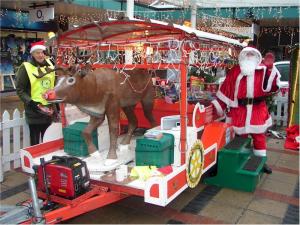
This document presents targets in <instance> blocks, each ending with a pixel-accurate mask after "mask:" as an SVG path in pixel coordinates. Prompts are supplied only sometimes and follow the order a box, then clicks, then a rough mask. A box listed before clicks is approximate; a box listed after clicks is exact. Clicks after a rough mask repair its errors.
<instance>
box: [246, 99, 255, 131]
mask: <svg viewBox="0 0 300 225" xmlns="http://www.w3.org/2000/svg"><path fill="white" fill-rule="evenodd" d="M246 109H247V113H246V122H245V127H246V132H247V133H248V130H247V129H248V127H250V125H251V124H250V122H251V117H252V109H253V105H247V106H246Z"/></svg>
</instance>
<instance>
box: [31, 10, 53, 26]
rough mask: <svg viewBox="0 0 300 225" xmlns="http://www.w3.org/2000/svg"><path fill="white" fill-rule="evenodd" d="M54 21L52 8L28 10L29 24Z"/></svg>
mask: <svg viewBox="0 0 300 225" xmlns="http://www.w3.org/2000/svg"><path fill="white" fill-rule="evenodd" d="M53 19H54V7H50V8H38V9H31V10H29V20H30V21H31V22H42V21H49V20H53Z"/></svg>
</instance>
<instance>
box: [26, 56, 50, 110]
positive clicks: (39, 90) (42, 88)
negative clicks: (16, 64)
mask: <svg viewBox="0 0 300 225" xmlns="http://www.w3.org/2000/svg"><path fill="white" fill-rule="evenodd" d="M46 61H47V63H48V64H49V65H50V66H49V67H50V69H54V65H53V64H52V63H51V61H50V60H49V59H46ZM24 66H25V69H26V71H27V74H28V77H29V80H30V85H31V93H30V94H31V99H32V100H33V101H35V102H39V103H41V104H42V105H48V102H47V101H46V100H45V99H44V98H43V94H44V93H45V92H46V91H48V90H49V89H52V88H53V87H54V81H55V72H51V73H49V74H47V75H46V76H44V77H42V78H36V77H35V76H34V75H33V74H35V75H38V68H37V67H36V66H34V65H32V64H31V63H29V62H24ZM41 70H42V71H43V72H44V73H45V72H46V70H45V66H44V67H41Z"/></svg>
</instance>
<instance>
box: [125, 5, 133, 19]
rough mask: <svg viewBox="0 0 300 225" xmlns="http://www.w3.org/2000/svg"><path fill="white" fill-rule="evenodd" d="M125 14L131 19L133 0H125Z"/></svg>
mask: <svg viewBox="0 0 300 225" xmlns="http://www.w3.org/2000/svg"><path fill="white" fill-rule="evenodd" d="M126 15H127V17H128V18H129V19H132V18H133V17H134V0H127V11H126Z"/></svg>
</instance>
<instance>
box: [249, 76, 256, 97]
mask: <svg viewBox="0 0 300 225" xmlns="http://www.w3.org/2000/svg"><path fill="white" fill-rule="evenodd" d="M254 73H255V71H254ZM254 76H255V74H253V76H247V97H248V98H253V96H254Z"/></svg>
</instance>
